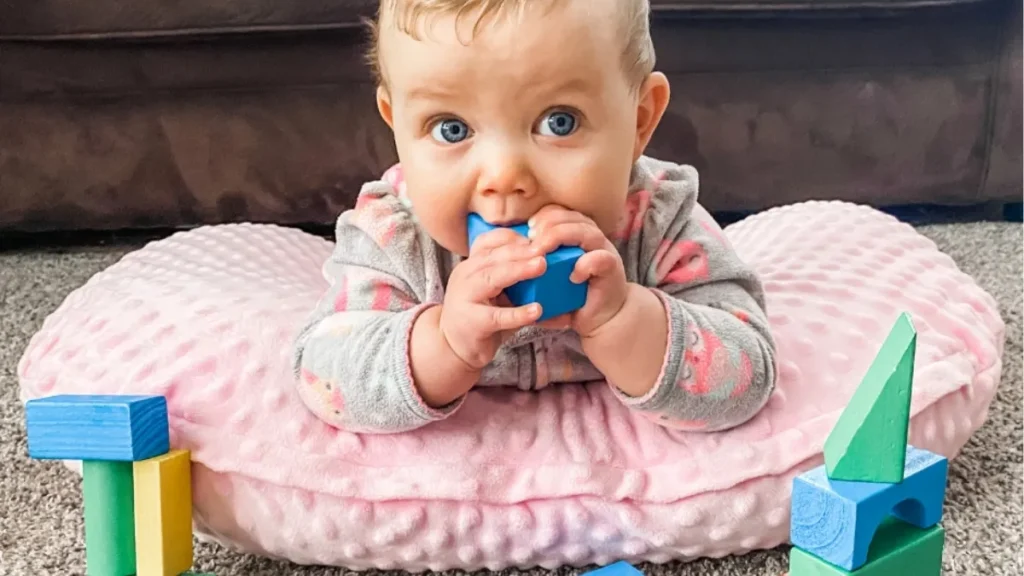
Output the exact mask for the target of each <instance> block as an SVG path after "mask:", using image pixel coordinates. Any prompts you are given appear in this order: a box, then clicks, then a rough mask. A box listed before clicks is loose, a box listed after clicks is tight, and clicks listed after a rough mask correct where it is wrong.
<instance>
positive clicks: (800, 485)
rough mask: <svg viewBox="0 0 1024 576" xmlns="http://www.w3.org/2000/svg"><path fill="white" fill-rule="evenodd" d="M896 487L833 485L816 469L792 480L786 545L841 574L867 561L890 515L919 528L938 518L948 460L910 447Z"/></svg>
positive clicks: (879, 484)
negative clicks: (880, 529)
mask: <svg viewBox="0 0 1024 576" xmlns="http://www.w3.org/2000/svg"><path fill="white" fill-rule="evenodd" d="M905 460H906V467H905V470H904V480H903V482H900V483H898V484H883V483H879V482H850V481H844V480H831V479H829V477H828V473H827V471H826V469H825V466H824V465H822V466H819V467H817V468H815V469H813V470H810V471H808V472H806V473H804V474H802V475H800V476H798V477H796V478H795V479H794V480H793V493H792V514H791V522H790V540H791V542H792V543H793V545H794V546H796V547H798V548H801V549H803V550H804V551H806V552H808V553H810V554H812V555H814V556H817V557H818V558H821V559H823V560H825V561H827V562H829V563H831V564H834V565H836V566H839V567H840V568H843V569H845V570H855V569H857V568H859V567H860V566H863V565H864V563H865V562H866V561H867V557H868V547H869V546H870V544H871V540H872V538H873V536H874V535H875V532H876V530H877V529H878V527H879V525H880V524H881V523H882V521H883V520H885V519H886V518H887V517H888V516H890V515H893V516H895V517H897V518H899V519H902V520H903V521H905V522H907V523H909V524H911V525H913V526H916V527H918V528H930V527H932V526H934V525H936V524H938V523H939V520H941V519H942V505H943V501H944V499H945V493H946V474H947V469H948V461H947V460H946V459H945V458H943V457H942V456H939V455H937V454H933V453H932V452H929V451H927V450H922V449H920V448H915V447H913V446H908V447H907V451H906V458H905Z"/></svg>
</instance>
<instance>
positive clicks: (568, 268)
mask: <svg viewBox="0 0 1024 576" xmlns="http://www.w3.org/2000/svg"><path fill="white" fill-rule="evenodd" d="M494 228H496V226H492V225H491V224H489V223H487V222H486V221H484V219H483V218H481V217H480V215H479V214H470V215H469V219H468V220H467V229H468V231H469V245H470V246H472V245H473V242H475V241H476V239H477V237H479V236H480V235H481V234H484V233H485V232H489V231H491V230H493V229H494ZM510 228H511V229H512V230H515V231H516V232H517V233H519V234H521V235H523V236H526V235H527V233H528V232H529V227H528V226H527V225H526V224H520V225H517V226H510ZM580 256H583V250H582V249H580V248H578V247H576V246H562V247H559V248H557V249H555V250H554V251H552V252H550V253H548V254H547V255H546V256H545V260H546V261H547V270H546V271H545V272H544V274H543V275H542V276H540V277H538V278H532V279H530V280H523V281H522V282H517V283H515V284H513V285H512V286H509V287H508V288H507V289H505V295H506V296H508V299H509V300H510V301H511V302H512V304H514V305H516V306H524V305H526V304H531V303H533V302H537V303H539V304H540V305H541V309H542V312H541V316H540V319H539V320H547V319H548V318H554V317H556V316H561V315H562V314H567V313H569V312H572V311H574V310H578V309H580V308H582V307H583V305H584V304H585V303H586V301H587V286H588V285H587V283H586V282H584V283H583V284H576V283H574V282H572V281H571V280H569V276H570V275H571V274H572V271H573V268H574V267H575V266H576V261H577V260H579V258H580Z"/></svg>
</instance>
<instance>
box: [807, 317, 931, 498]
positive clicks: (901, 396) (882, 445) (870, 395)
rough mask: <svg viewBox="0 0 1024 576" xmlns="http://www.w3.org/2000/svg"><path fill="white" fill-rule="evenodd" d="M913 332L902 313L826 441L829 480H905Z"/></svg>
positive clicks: (912, 327)
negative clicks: (904, 469)
mask: <svg viewBox="0 0 1024 576" xmlns="http://www.w3.org/2000/svg"><path fill="white" fill-rule="evenodd" d="M916 350H917V331H916V330H915V329H914V325H913V323H912V322H911V320H910V316H909V315H908V314H905V313H904V314H902V315H900V317H899V318H898V319H897V320H896V324H895V325H894V326H893V328H892V330H891V331H890V332H889V336H888V337H887V338H886V339H885V342H883V343H882V347H881V349H880V350H879V351H878V354H877V355H876V356H875V359H874V361H873V362H872V364H871V366H870V367H869V368H868V371H867V373H866V374H865V375H864V379H863V380H862V381H861V384H860V386H859V387H858V388H857V390H856V391H855V392H854V393H853V397H852V398H850V403H849V405H847V407H846V409H845V410H843V413H842V414H841V415H840V416H839V420H838V421H837V422H836V425H835V427H834V428H833V429H832V432H831V433H830V434H829V436H828V438H827V439H826V440H825V450H824V452H825V468H826V470H827V471H828V476H829V478H831V479H833V480H847V481H852V482H881V483H889V484H895V483H897V482H902V481H903V468H904V464H905V463H904V456H905V455H906V450H907V431H908V427H909V426H910V391H911V387H912V386H913V381H914V353H915V352H916Z"/></svg>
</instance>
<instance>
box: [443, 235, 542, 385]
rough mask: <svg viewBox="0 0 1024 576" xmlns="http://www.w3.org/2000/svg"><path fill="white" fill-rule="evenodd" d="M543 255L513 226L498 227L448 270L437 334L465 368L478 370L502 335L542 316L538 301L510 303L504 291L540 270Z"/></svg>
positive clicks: (474, 244) (495, 352) (491, 357)
mask: <svg viewBox="0 0 1024 576" xmlns="http://www.w3.org/2000/svg"><path fill="white" fill-rule="evenodd" d="M543 254H544V253H543V252H540V251H538V250H536V249H535V248H534V247H533V246H531V245H530V241H529V240H527V239H526V238H524V237H522V236H521V235H519V234H517V233H516V232H515V231H513V230H509V229H505V228H498V229H495V230H492V231H490V232H487V233H486V234H482V235H481V236H480V237H479V238H478V239H477V240H476V241H475V242H473V246H472V247H471V248H470V253H469V258H467V259H466V260H464V261H462V262H460V263H459V264H458V265H457V266H455V268H454V269H453V270H452V274H451V277H450V278H449V279H448V288H447V291H446V293H445V296H444V304H443V305H442V306H441V318H440V328H441V334H442V335H443V336H444V338H445V340H446V341H447V343H448V346H449V347H450V348H451V349H452V352H454V353H455V355H456V356H458V357H459V358H460V359H462V361H463V362H465V363H466V364H467V365H468V366H469V367H471V368H473V369H475V370H482V369H483V368H484V367H485V366H487V364H489V363H490V362H491V360H493V359H494V355H495V354H497V352H498V348H499V347H500V346H501V343H502V342H504V340H505V338H507V337H508V336H509V335H510V334H511V333H512V332H514V331H515V330H518V329H519V328H522V327H524V326H528V325H530V324H533V323H534V322H536V321H537V319H538V318H540V315H541V308H540V306H539V305H537V304H529V305H526V306H519V307H512V306H511V305H510V304H509V303H508V299H507V298H506V297H505V296H504V295H503V294H502V291H504V290H505V289H506V288H508V287H509V286H511V285H513V284H515V283H516V282H520V281H522V280H528V279H530V278H536V277H538V276H540V275H541V274H543V273H544V270H545V269H546V267H547V263H546V262H545V261H544V256H543Z"/></svg>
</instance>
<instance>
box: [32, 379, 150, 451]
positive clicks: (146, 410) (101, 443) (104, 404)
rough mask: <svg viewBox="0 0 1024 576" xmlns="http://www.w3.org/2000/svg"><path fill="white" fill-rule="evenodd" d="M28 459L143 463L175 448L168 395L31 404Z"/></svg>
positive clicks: (53, 398) (77, 398) (75, 397)
mask: <svg viewBox="0 0 1024 576" xmlns="http://www.w3.org/2000/svg"><path fill="white" fill-rule="evenodd" d="M25 426H26V429H27V431H28V455H29V457H31V458H35V459H39V460H109V461H128V462H133V461H138V460H146V459H148V458H152V457H154V456H160V455H161V454H166V453H167V452H168V451H169V450H170V430H169V429H168V421H167V399H166V398H164V397H163V396H103V395H60V396H50V397H47V398H38V399H35V400H29V401H28V402H27V403H26V404H25Z"/></svg>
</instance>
